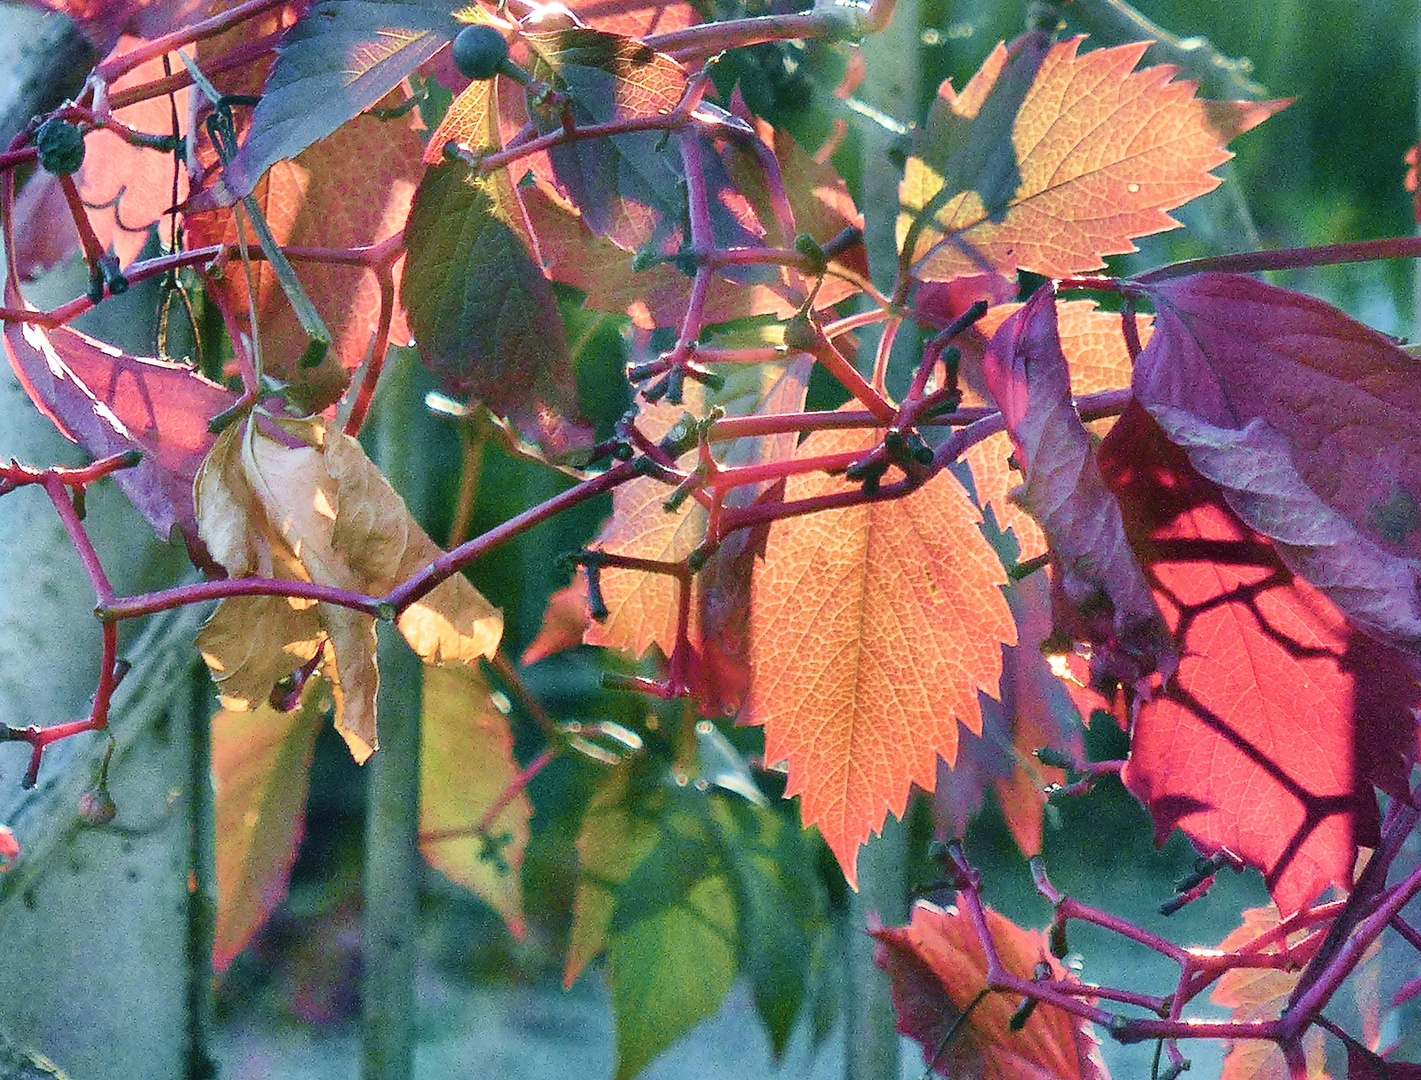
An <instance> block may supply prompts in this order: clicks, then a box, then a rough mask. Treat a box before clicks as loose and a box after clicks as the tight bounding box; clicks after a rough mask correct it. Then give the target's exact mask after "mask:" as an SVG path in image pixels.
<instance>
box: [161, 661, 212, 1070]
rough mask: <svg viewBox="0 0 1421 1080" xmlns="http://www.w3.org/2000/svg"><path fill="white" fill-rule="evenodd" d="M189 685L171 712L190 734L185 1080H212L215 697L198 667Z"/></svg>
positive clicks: (191, 668) (189, 676)
mask: <svg viewBox="0 0 1421 1080" xmlns="http://www.w3.org/2000/svg"><path fill="white" fill-rule="evenodd" d="M187 680H188V682H189V684H190V688H189V692H188V693H186V694H182V693H180V694H178V695H177V696H176V697H175V699H174V704H173V706H172V708H174V709H179V708H186V709H187V711H188V716H187V725H188V729H189V731H190V742H189V744H188V762H189V771H188V791H189V792H190V800H191V801H190V804H189V805H190V809H189V812H188V814H189V816H188V825H189V828H190V830H191V832H190V833H189V841H188V843H189V848H188V869H189V873H190V874H191V877H190V878H189V879H188V924H187V943H188V949H187V979H188V987H187V998H188V1003H187V1004H188V1007H187V1014H188V1015H187V1024H188V1043H187V1052H186V1057H187V1066H186V1080H210V1078H211V1077H214V1076H216V1075H217V1066H216V1064H215V1063H214V1062H213V1060H212V1058H211V1056H210V1055H209V1054H208V1052H207V1045H208V1040H209V1038H210V1037H211V1033H212V942H213V938H214V936H215V934H216V932H217V847H216V835H217V816H216V807H215V805H214V801H213V800H214V793H213V790H212V728H211V726H210V723H209V717H210V716H211V714H212V691H211V690H210V689H209V686H208V681H207V673H206V671H201V670H199V669H198V668H197V667H195V666H189V667H188V670H187Z"/></svg>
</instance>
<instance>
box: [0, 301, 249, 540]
mask: <svg viewBox="0 0 1421 1080" xmlns="http://www.w3.org/2000/svg"><path fill="white" fill-rule="evenodd" d="M5 302H6V304H8V305H9V306H12V307H23V306H24V302H23V300H22V299H21V298H20V295H19V292H18V290H17V289H15V287H14V284H13V281H10V282H7V284H6V288H5ZM5 352H6V353H7V354H8V355H9V357H10V365H11V367H13V368H14V369H15V374H16V375H18V376H19V378H20V384H21V385H22V386H23V387H24V388H25V393H27V394H28V395H29V396H30V400H31V401H33V402H34V403H35V406H36V407H37V408H38V409H39V410H40V411H41V412H43V413H44V414H45V415H46V416H48V417H49V418H50V420H51V421H53V422H54V425H55V427H57V428H59V430H60V432H61V433H62V434H63V435H64V436H65V437H66V438H68V439H71V440H73V441H74V442H77V443H78V444H79V445H80V446H82V447H83V448H84V449H85V450H87V451H88V452H89V453H90V454H92V455H93V456H94V457H106V456H108V455H109V454H117V453H121V452H123V451H125V450H135V449H136V450H140V451H142V453H143V458H142V460H141V461H140V462H139V463H138V465H137V467H135V468H132V469H120V470H118V471H117V472H116V473H114V479H115V480H116V481H117V483H118V485H119V487H120V488H121V489H122V490H123V493H124V494H125V495H127V496H128V499H129V501H130V502H132V503H133V505H134V506H136V507H137V508H138V511H139V513H141V514H142V515H143V516H144V518H145V519H147V521H148V523H149V524H150V525H152V526H153V529H154V530H155V531H156V532H157V533H158V535H159V536H161V537H163V538H164V539H165V540H166V539H169V538H170V537H171V536H172V535H173V529H174V528H175V527H176V528H178V529H180V530H181V533H182V535H183V536H184V537H185V538H186V540H187V541H188V542H189V543H190V544H191V543H195V542H196V541H197V520H196V518H195V517H194V515H193V502H192V482H193V478H194V477H195V476H196V475H197V470H198V466H200V465H201V464H202V459H203V458H204V457H206V456H207V451H208V450H209V449H211V447H212V443H213V436H212V434H211V433H210V432H209V431H208V430H207V421H208V420H209V419H210V418H211V417H213V416H216V415H217V414H218V413H220V412H221V411H222V410H223V409H225V408H227V406H229V405H231V404H232V402H233V401H235V400H236V395H235V394H233V393H231V392H230V391H228V390H225V389H223V388H222V387H220V386H218V385H216V384H215V383H210V382H208V381H207V380H206V379H204V378H203V377H202V376H201V375H199V374H197V372H195V371H193V370H191V369H190V368H187V367H184V366H183V365H181V364H170V363H167V362H166V361H162V360H154V359H150V358H147V357H138V356H129V355H127V354H126V353H122V352H119V351H118V350H117V349H115V348H114V347H113V346H111V345H106V344H104V343H103V342H101V341H95V340H94V339H93V338H90V337H86V336H85V335H83V334H81V333H79V332H78V331H76V330H70V329H69V328H68V327H67V326H60V327H55V328H53V329H48V330H47V329H44V328H42V327H40V326H37V325H35V324H33V323H17V322H7V323H6V324H5Z"/></svg>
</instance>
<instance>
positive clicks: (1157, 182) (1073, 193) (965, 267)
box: [898, 38, 1287, 281]
mask: <svg viewBox="0 0 1421 1080" xmlns="http://www.w3.org/2000/svg"><path fill="white" fill-rule="evenodd" d="M1081 40H1082V39H1081V38H1072V39H1070V40H1068V41H1062V42H1059V43H1057V44H1056V45H1054V46H1052V48H1051V50H1050V51H1049V52H1048V53H1047V54H1046V56H1045V58H1044V59H1043V60H1042V62H1041V65H1040V68H1039V70H1037V72H1036V77H1035V81H1034V82H1032V84H1031V87H1030V89H1029V90H1028V91H1027V92H1026V94H1025V96H1024V97H1023V98H1022V100H1021V105H1020V107H1019V109H1018V110H1017V111H1016V113H1015V116H1014V118H1013V119H1012V122H1011V125H1010V128H1011V146H1012V150H1013V154H1014V157H1015V162H1014V163H1013V164H1014V167H1015V170H1016V171H1015V172H1010V171H1008V173H1007V174H1008V175H1010V178H1011V180H1015V181H1016V187H1015V191H1014V192H1011V193H1008V192H990V191H989V192H981V191H978V190H974V189H972V188H971V187H965V188H964V189H963V190H959V191H956V192H951V191H949V192H947V193H946V194H944V193H943V189H944V183H945V179H944V177H945V173H948V174H950V172H951V171H952V169H951V167H952V165H953V162H952V157H951V155H950V154H949V155H948V156H947V157H946V159H945V160H937V158H938V157H939V155H933V154H931V153H927V152H926V151H925V154H926V158H927V159H926V160H925V157H919V156H915V157H912V158H909V159H908V166H907V171H906V173H905V175H904V178H903V184H902V188H901V194H902V202H903V206H904V213H903V215H902V216H901V217H900V218H899V224H898V232H899V240H900V242H901V241H902V240H903V239H904V238H905V236H906V234H907V232H908V229H909V226H910V224H911V222H912V220H913V218H914V217H915V215H916V214H917V213H919V212H922V211H924V210H925V209H928V208H929V207H932V208H934V209H933V210H932V211H930V212H932V213H933V217H932V220H931V222H929V223H927V226H926V227H925V228H924V229H923V230H922V233H921V234H920V236H919V237H918V241H917V244H916V247H915V249H914V251H913V260H914V264H915V267H914V269H915V273H916V274H917V275H918V276H919V277H920V278H923V279H924V280H928V281H947V280H950V279H952V278H954V277H959V276H961V275H964V274H977V273H980V272H981V271H982V270H983V269H984V268H987V267H991V268H995V269H997V270H1000V271H1001V272H1003V273H1005V274H1008V275H1010V274H1012V273H1014V272H1015V271H1016V270H1017V269H1018V268H1021V269H1026V270H1031V271H1034V272H1036V273H1039V274H1043V275H1045V276H1047V277H1057V278H1059V277H1067V276H1069V275H1071V274H1075V273H1079V272H1082V271H1086V270H1094V269H1098V268H1099V267H1101V266H1104V265H1105V263H1104V256H1106V255H1114V254H1120V253H1122V252H1127V251H1134V250H1135V247H1134V245H1133V244H1132V243H1131V242H1130V241H1131V240H1132V239H1133V238H1135V237H1139V236H1149V235H1151V234H1152V233H1157V232H1162V231H1164V230H1166V229H1172V228H1175V227H1176V226H1177V225H1178V222H1176V221H1174V220H1173V219H1172V218H1171V217H1170V216H1169V215H1168V214H1167V213H1166V211H1168V210H1172V209H1174V208H1175V207H1177V206H1180V205H1182V204H1183V203H1186V202H1188V201H1189V200H1190V199H1193V198H1197V197H1198V196H1200V195H1203V194H1205V193H1207V192H1209V191H1212V190H1213V189H1214V188H1215V187H1217V186H1218V184H1219V180H1218V178H1217V177H1215V176H1212V175H1211V174H1210V173H1209V170H1210V169H1213V168H1215V167H1217V166H1219V165H1222V164H1223V163H1224V162H1225V161H1227V160H1228V159H1229V158H1230V157H1231V156H1232V155H1231V154H1230V153H1229V152H1228V151H1227V150H1225V149H1224V144H1225V143H1226V142H1227V141H1228V140H1229V139H1230V138H1232V137H1233V136H1234V135H1237V134H1239V133H1240V132H1242V131H1246V130H1247V129H1248V128H1250V127H1252V126H1254V125H1255V124H1258V123H1261V122H1262V121H1263V120H1265V119H1267V118H1268V117H1269V116H1271V115H1272V114H1273V113H1275V112H1277V111H1278V110H1279V109H1281V108H1283V107H1284V105H1286V104H1287V102H1283V101H1268V102H1257V103H1242V102H1228V103H1215V102H1204V101H1201V100H1199V99H1198V98H1196V97H1195V96H1194V90H1195V86H1194V84H1193V83H1191V82H1171V81H1170V80H1171V79H1172V78H1173V76H1174V75H1175V74H1176V73H1177V70H1178V69H1176V68H1173V67H1169V66H1166V65H1161V66H1158V67H1151V68H1146V69H1145V70H1143V71H1133V70H1132V69H1133V68H1134V66H1135V64H1136V63H1137V62H1138V61H1139V59H1140V57H1141V56H1142V55H1144V52H1145V50H1146V48H1148V46H1149V43H1148V42H1137V43H1134V44H1130V45H1120V46H1117V47H1115V48H1110V49H1097V50H1095V51H1093V52H1088V53H1085V54H1083V55H1077V51H1076V50H1077V49H1078V48H1079V47H1080V43H1081ZM1003 70H1007V71H1014V70H1015V69H1014V68H1008V67H1007V64H1006V50H1005V48H1004V47H1002V46H998V49H997V52H996V53H995V54H994V55H993V56H992V57H989V58H988V60H987V62H986V63H985V64H983V68H982V71H981V72H979V74H978V76H976V77H974V79H973V81H972V83H970V84H969V85H968V87H966V88H965V89H964V91H963V93H962V95H960V96H958V95H955V94H953V92H952V88H951V87H950V86H947V85H944V89H943V91H942V92H941V97H942V98H943V99H945V101H944V102H940V104H939V108H938V109H937V110H935V114H934V115H935V118H937V117H941V118H942V119H941V121H940V123H942V124H944V125H961V123H962V121H963V119H969V120H970V119H975V118H977V117H978V116H979V115H980V116H981V117H982V118H983V120H984V122H986V121H990V122H992V123H995V124H1001V123H1002V122H1003V120H1002V117H1000V116H997V115H996V114H995V113H994V112H993V111H992V110H991V109H990V103H991V101H992V94H993V93H995V92H997V87H996V85H995V84H996V82H997V77H998V75H999V74H1000V73H1001V72H1002V71H1003ZM1002 84H1003V86H1004V90H1003V91H1002V92H1005V93H1010V91H1011V84H1010V81H1009V79H1003V80H1002ZM998 111H1000V110H998ZM948 113H951V114H952V115H951V116H948V115H947V114H948ZM932 127H933V124H932V123H931V122H930V124H929V135H931V133H932ZM939 141H940V142H942V143H945V144H950V143H951V142H952V141H953V140H952V139H951V138H949V137H947V136H943V137H942V138H941V139H940V140H939ZM959 149H960V148H959ZM969 179H975V178H969ZM978 182H979V183H980V181H978Z"/></svg>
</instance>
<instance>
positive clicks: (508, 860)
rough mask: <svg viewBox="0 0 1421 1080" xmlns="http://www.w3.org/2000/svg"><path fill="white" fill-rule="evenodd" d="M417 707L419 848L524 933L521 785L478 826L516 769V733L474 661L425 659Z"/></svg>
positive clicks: (528, 812)
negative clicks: (446, 663)
mask: <svg viewBox="0 0 1421 1080" xmlns="http://www.w3.org/2000/svg"><path fill="white" fill-rule="evenodd" d="M423 702H424V707H423V711H422V712H421V714H420V752H419V832H420V841H419V849H420V851H421V852H422V853H423V854H424V857H425V859H427V860H428V862H429V864H430V865H431V866H433V867H434V868H435V869H436V870H438V871H439V872H440V873H442V874H443V875H444V876H445V877H447V878H449V879H450V880H451V881H456V882H458V883H459V884H460V885H463V886H464V887H465V888H468V889H470V890H472V891H473V892H474V893H476V894H477V895H478V896H480V897H482V898H483V899H484V900H486V901H487V902H488V904H489V906H490V907H492V908H493V909H494V910H495V911H497V912H498V913H499V914H500V915H502V916H503V920H504V922H506V923H507V924H508V928H509V930H510V931H512V933H513V936H514V937H517V938H521V937H522V936H523V889H522V867H523V853H524V851H525V850H526V849H527V847H528V833H529V822H530V821H531V819H532V816H533V805H532V803H531V802H530V801H529V799H528V793H527V792H526V791H519V792H518V794H517V795H515V796H514V797H513V798H512V799H510V800H509V801H508V803H507V805H505V806H504V807H503V808H502V809H501V810H499V811H498V813H497V814H495V815H494V817H493V819H492V820H491V821H489V822H487V824H486V827H485V829H484V830H483V832H475V831H473V828H472V827H473V825H475V824H476V823H480V822H483V819H484V817H485V815H486V814H487V813H488V811H489V810H491V809H492V808H493V806H494V803H495V801H496V800H497V799H499V798H500V797H501V796H502V795H503V793H504V791H505V790H506V789H507V788H508V786H509V785H510V784H511V783H512V782H513V781H514V779H515V778H516V777H517V776H518V764H517V762H515V761H514V760H513V732H512V731H511V730H510V728H509V724H508V716H507V714H506V712H505V711H504V710H502V709H500V708H499V707H498V706H497V704H495V702H494V700H493V698H492V696H491V694H490V692H489V688H488V684H487V683H486V682H485V680H484V678H483V675H482V673H481V672H480V671H479V669H478V667H477V665H470V666H463V665H460V666H450V667H437V666H435V665H433V664H426V665H424V694H423Z"/></svg>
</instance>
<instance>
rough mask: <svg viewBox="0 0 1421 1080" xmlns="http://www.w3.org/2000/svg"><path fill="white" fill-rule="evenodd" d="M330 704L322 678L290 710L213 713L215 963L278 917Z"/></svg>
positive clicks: (221, 966)
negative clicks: (274, 914)
mask: <svg viewBox="0 0 1421 1080" xmlns="http://www.w3.org/2000/svg"><path fill="white" fill-rule="evenodd" d="M327 704H328V697H327V694H326V691H325V688H324V686H323V684H322V683H321V681H320V680H318V679H313V680H311V681H310V682H308V683H307V684H306V688H305V691H304V692H303V693H302V695H301V703H300V704H299V705H298V706H297V707H296V708H294V709H291V710H289V711H283V710H280V709H276V708H273V707H272V706H271V705H270V704H267V703H265V702H263V703H261V705H260V706H258V707H257V708H254V709H251V710H247V711H237V710H234V709H221V710H219V711H218V713H217V715H216V716H214V717H213V718H212V786H213V800H214V808H215V815H216V823H217V827H216V830H215V834H214V835H215V843H216V867H217V912H216V917H217V927H216V933H215V935H214V937H213V946H212V966H213V967H214V968H215V969H216V970H217V971H219V972H221V971H223V970H225V969H226V968H227V966H228V965H229V964H230V963H231V962H232V960H233V959H234V958H235V957H236V955H237V954H238V953H239V952H241V951H242V950H243V949H244V948H245V947H246V945H247V942H248V941H250V940H251V937H252V935H253V934H254V933H256V931H257V930H258V929H260V927H261V926H262V924H264V923H265V922H266V920H267V919H268V918H269V917H270V915H271V913H272V911H273V910H275V908H276V905H277V904H278V903H280V902H281V898H282V897H283V896H285V895H286V883H287V880H288V878H289V877H290V875H291V867H292V865H293V864H294V863H295V862H296V851H297V848H298V847H299V846H300V844H301V835H302V831H303V819H304V817H305V811H306V787H307V775H308V771H309V769H310V765H311V755H312V753H313V751H314V749H315V745H316V735H317V733H318V732H319V731H320V730H321V721H322V714H323V713H324V712H325V709H326V707H327Z"/></svg>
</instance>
